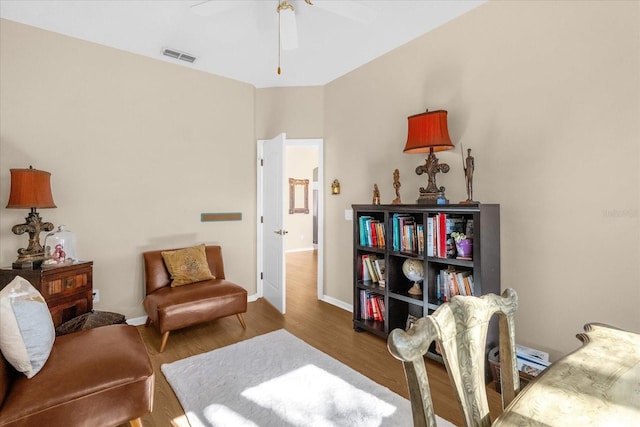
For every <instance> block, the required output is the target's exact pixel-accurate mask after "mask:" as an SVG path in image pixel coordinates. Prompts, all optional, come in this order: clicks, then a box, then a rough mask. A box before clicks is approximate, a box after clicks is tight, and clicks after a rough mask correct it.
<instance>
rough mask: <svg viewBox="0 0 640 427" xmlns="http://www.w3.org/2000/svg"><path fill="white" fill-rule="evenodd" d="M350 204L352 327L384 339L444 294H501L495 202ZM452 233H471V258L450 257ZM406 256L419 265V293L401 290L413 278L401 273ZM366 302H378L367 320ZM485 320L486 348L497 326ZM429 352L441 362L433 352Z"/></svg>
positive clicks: (433, 305)
mask: <svg viewBox="0 0 640 427" xmlns="http://www.w3.org/2000/svg"><path fill="white" fill-rule="evenodd" d="M352 208H353V218H354V222H353V238H354V245H353V247H354V255H353V265H354V269H353V283H354V287H353V289H354V296H353V301H354V305H353V306H354V311H353V327H354V329H356V330H358V331H368V332H372V333H374V334H376V335H378V336H381V337H383V338H386V337H387V336H388V334H389V333H390V332H391V331H392V330H393V329H396V328H402V329H406V328H407V325H408V321H409V320H411V319H415V318H420V317H424V316H427V315H429V314H430V313H432V312H433V311H434V310H436V309H437V308H438V307H439V306H440V305H441V304H442V303H443V301H445V300H446V298H445V294H448V295H446V296H447V297H448V298H451V296H453V295H455V294H457V293H460V294H462V295H464V294H466V293H468V292H469V291H470V290H471V289H472V294H473V295H475V296H480V295H483V294H486V293H497V294H499V293H500V206H499V205H494V204H486V205H485V204H477V205H352ZM447 231H448V232H447ZM451 231H462V232H467V233H468V234H472V235H473V254H472V257H471V258H472V259H471V260H468V259H457V258H455V256H456V254H455V250H454V249H452V248H453V247H455V245H454V244H453V243H452V242H449V245H447V240H448V234H450V233H451ZM371 233H375V234H376V236H375V237H373V236H372V235H371ZM381 234H382V236H381ZM381 239H382V242H381ZM373 242H375V244H369V243H373ZM363 243H365V244H363ZM381 243H383V246H381V245H380V244H381ZM437 255H440V256H437ZM367 258H369V260H367ZM408 259H415V260H418V262H421V263H422V267H423V275H424V277H423V280H422V282H421V284H420V285H421V288H422V295H413V294H409V293H408V291H409V289H410V288H411V286H412V285H413V282H412V281H411V280H409V279H407V278H406V277H405V275H404V273H403V272H402V266H403V263H404V262H405V261H406V260H408ZM371 262H372V263H374V264H372V265H375V263H378V264H379V265H382V266H383V268H384V271H383V272H381V274H382V275H381V277H379V278H378V280H382V281H383V282H384V286H379V282H377V283H376V282H374V281H373V279H372V278H370V277H369V275H370V274H371V273H370V272H371V267H368V263H371ZM374 271H375V268H374ZM365 275H367V277H366V279H367V280H365ZM445 282H446V284H445ZM458 283H459V284H458ZM460 287H462V289H460ZM372 305H377V307H376V311H377V312H378V315H377V317H376V320H374V319H373V318H370V316H373V311H374V310H373V308H372ZM492 322H493V323H495V325H492V326H491V327H490V334H489V337H488V338H489V339H488V340H487V349H489V348H491V346H494V345H495V343H496V342H497V323H496V322H495V321H492ZM432 356H434V357H433V358H434V359H436V360H441V359H439V357H438V355H437V354H434V355H432Z"/></svg>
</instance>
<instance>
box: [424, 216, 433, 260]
mask: <svg viewBox="0 0 640 427" xmlns="http://www.w3.org/2000/svg"><path fill="white" fill-rule="evenodd" d="M433 221H434V217H432V216H430V217H428V218H427V238H426V242H425V245H426V249H427V256H434V252H433V248H434V244H433V239H434V236H435V235H434V230H433Z"/></svg>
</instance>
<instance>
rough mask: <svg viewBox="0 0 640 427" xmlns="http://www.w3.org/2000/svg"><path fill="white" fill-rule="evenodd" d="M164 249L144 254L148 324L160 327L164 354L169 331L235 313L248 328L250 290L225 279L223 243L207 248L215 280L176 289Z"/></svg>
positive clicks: (208, 262) (145, 303)
mask: <svg viewBox="0 0 640 427" xmlns="http://www.w3.org/2000/svg"><path fill="white" fill-rule="evenodd" d="M166 250H175V249H166ZM162 252H163V251H162V250H159V251H149V252H144V253H143V254H142V255H143V258H144V272H145V283H146V289H147V296H146V297H145V299H144V302H143V305H144V309H145V311H146V312H147V316H148V317H147V324H146V326H149V325H150V324H151V323H153V324H154V325H156V327H157V328H158V329H159V330H160V333H161V334H162V342H161V344H160V352H161V353H162V352H163V351H164V348H165V346H166V345H167V339H168V338H169V333H170V332H171V331H175V330H177V329H181V328H185V327H187V326H192V325H196V324H198V323H203V322H208V321H210V320H214V319H218V318H220V317H226V316H231V315H232V314H235V315H236V316H237V317H238V320H239V321H240V325H242V327H243V328H244V329H246V327H247V326H246V324H245V323H244V318H243V317H242V313H246V311H247V291H246V290H245V289H244V288H243V287H241V286H238V285H236V284H234V283H231V282H229V281H227V280H225V276H224V265H223V263H222V248H221V247H220V246H206V247H205V254H206V257H207V264H208V265H209V269H210V270H211V274H213V276H214V277H215V279H210V280H204V281H201V282H197V283H191V284H189V285H183V286H179V287H173V288H172V287H171V276H170V274H169V272H168V271H167V268H166V266H165V263H164V260H163V258H162Z"/></svg>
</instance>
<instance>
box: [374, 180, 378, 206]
mask: <svg viewBox="0 0 640 427" xmlns="http://www.w3.org/2000/svg"><path fill="white" fill-rule="evenodd" d="M373 204H374V205H379V204H380V190H378V184H373Z"/></svg>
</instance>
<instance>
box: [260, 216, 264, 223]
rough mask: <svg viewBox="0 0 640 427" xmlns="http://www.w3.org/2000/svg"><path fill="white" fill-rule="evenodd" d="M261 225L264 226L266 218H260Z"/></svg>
mask: <svg viewBox="0 0 640 427" xmlns="http://www.w3.org/2000/svg"><path fill="white" fill-rule="evenodd" d="M260 224H264V217H263V216H260Z"/></svg>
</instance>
